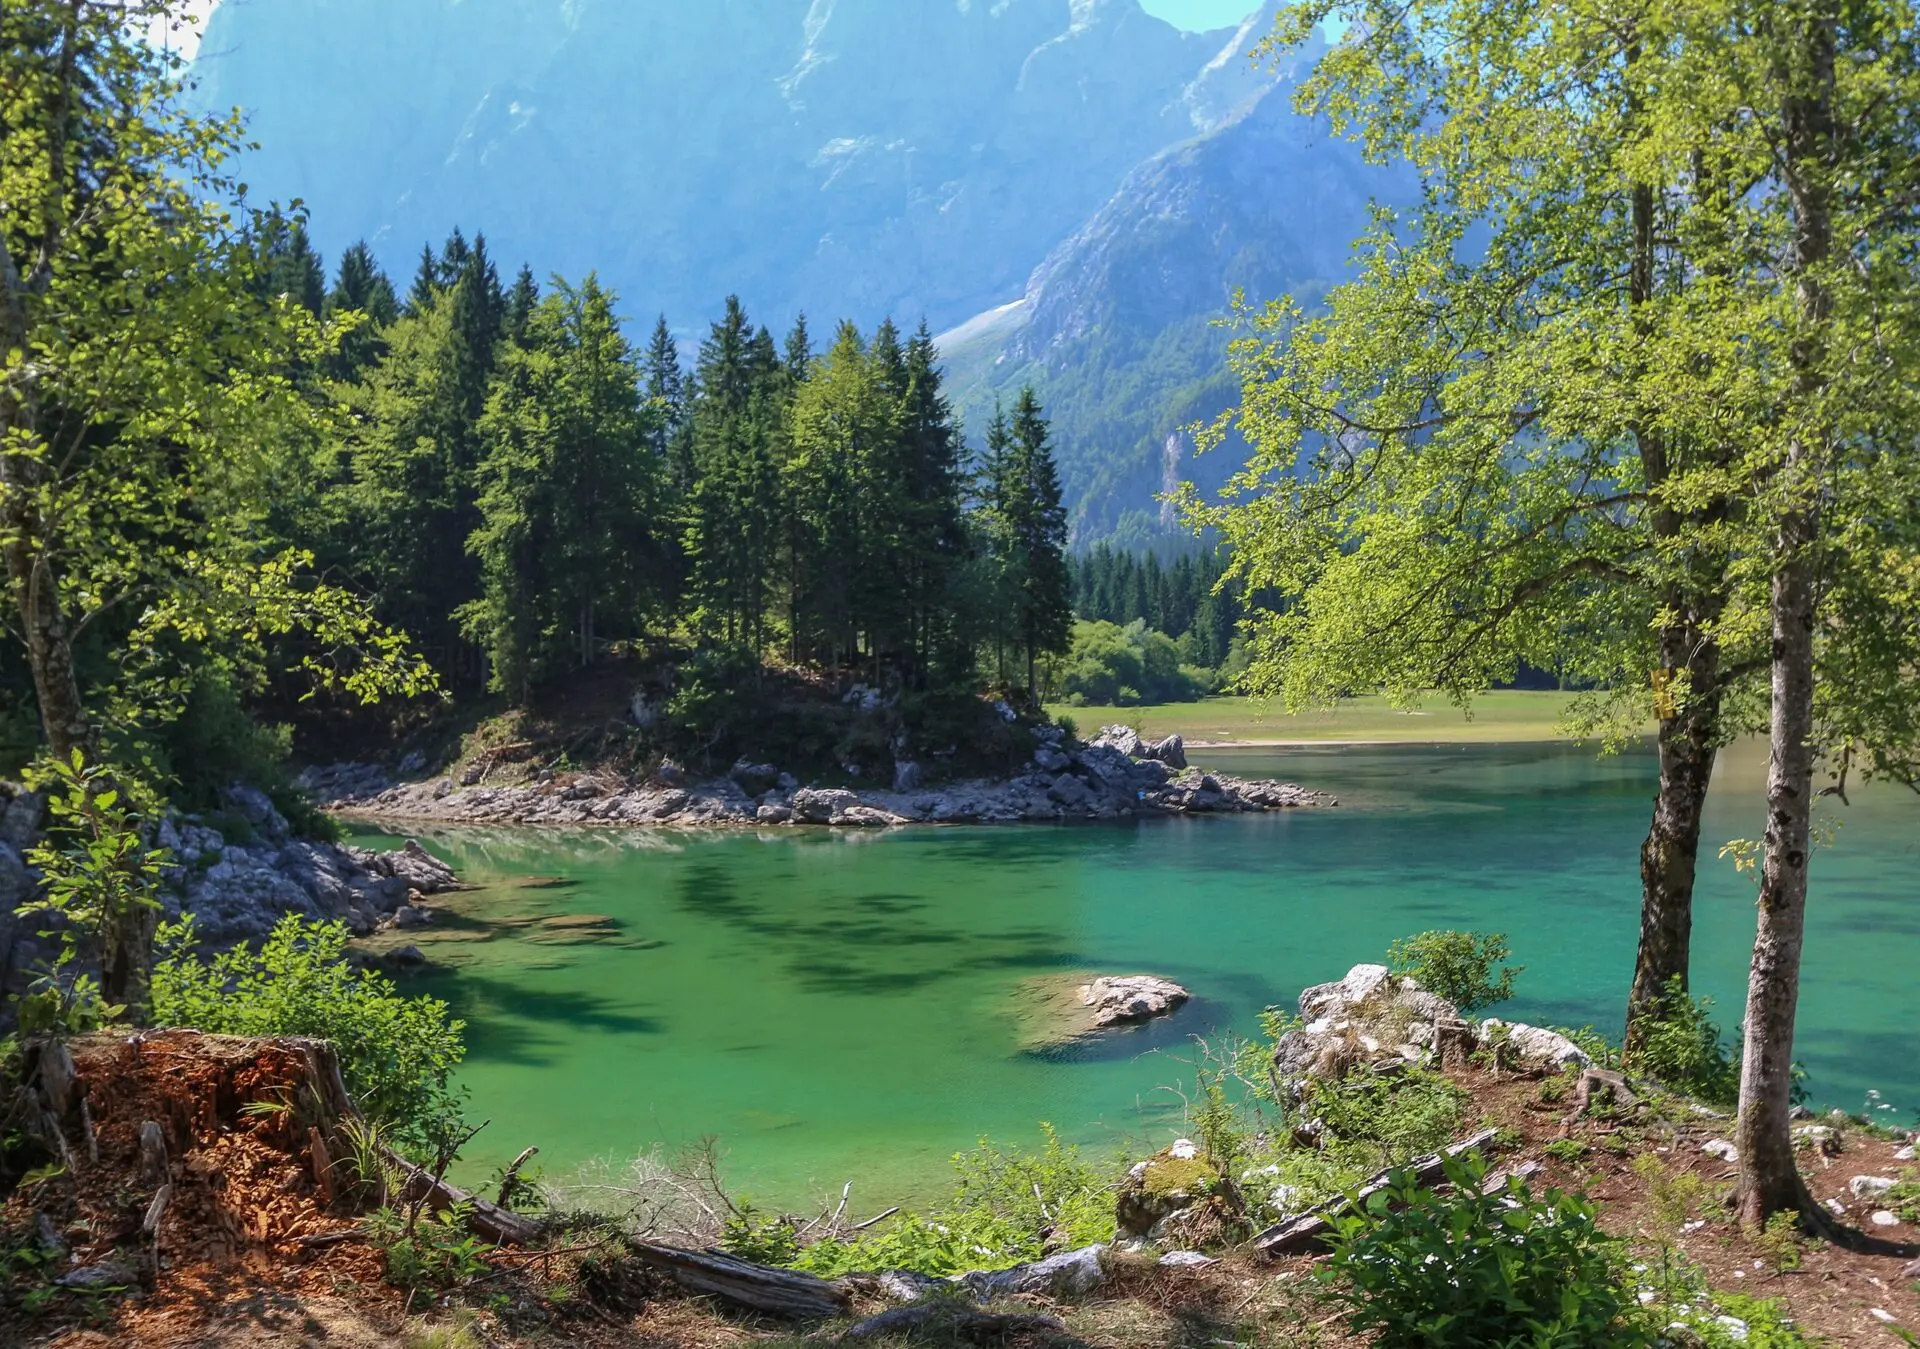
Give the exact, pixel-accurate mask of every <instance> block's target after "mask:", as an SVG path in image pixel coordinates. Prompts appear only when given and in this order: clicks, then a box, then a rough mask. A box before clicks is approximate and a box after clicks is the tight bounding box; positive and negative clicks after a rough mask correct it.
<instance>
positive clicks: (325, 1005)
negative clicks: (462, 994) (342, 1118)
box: [153, 915, 465, 1149]
mask: <svg viewBox="0 0 1920 1349" xmlns="http://www.w3.org/2000/svg"><path fill="white" fill-rule="evenodd" d="M347 940H348V934H347V929H346V927H345V926H344V925H343V924H340V923H307V922H304V921H302V920H301V919H299V918H298V917H295V916H292V915H289V916H288V917H286V918H283V919H281V920H280V922H279V923H278V924H277V925H276V926H275V927H274V929H273V932H272V933H271V934H270V935H269V936H268V937H267V939H266V940H265V941H264V942H263V943H261V946H260V949H259V950H258V951H255V950H253V949H251V948H250V947H249V946H247V945H246V944H245V943H242V944H241V945H239V946H236V947H235V948H234V949H233V950H231V951H227V952H224V953H222V954H220V955H217V956H215V957H213V959H212V960H210V961H203V960H202V959H201V958H200V956H199V955H198V953H196V952H195V951H194V950H193V949H192V947H193V924H192V920H191V918H189V919H188V920H186V921H185V922H181V923H176V924H170V925H168V926H166V927H163V928H162V929H161V930H160V937H159V946H160V949H161V951H162V953H163V955H162V958H161V960H160V961H159V963H158V964H157V965H156V966H155V968H154V972H153V1013H154V1020H155V1022H156V1024H158V1025H163V1026H192V1027H194V1028H196V1029H198V1030H203V1031H207V1032H209V1033H211V1034H217V1035H310V1036H314V1037H316V1038H318V1039H323V1040H331V1041H332V1042H333V1045H334V1047H335V1048H336V1049H337V1050H338V1051H339V1054H340V1071H341V1076H342V1077H343V1078H345V1080H346V1084H347V1089H348V1091H350V1092H351V1093H352V1094H353V1097H354V1100H355V1101H356V1102H357V1103H358V1104H359V1106H360V1109H361V1112H362V1113H364V1114H365V1115H366V1116H367V1117H368V1119H370V1120H372V1121H374V1122H375V1123H377V1124H382V1125H387V1126H390V1127H391V1128H392V1130H393V1132H394V1136H395V1138H396V1140H397V1141H398V1142H400V1143H401V1144H403V1145H405V1146H408V1147H412V1148H416V1149H420V1148H430V1147H431V1146H432V1143H433V1140H434V1139H435V1138H437V1137H438V1136H439V1135H440V1134H442V1133H444V1132H445V1128H444V1126H445V1124H446V1122H447V1120H448V1119H450V1118H451V1117H452V1116H454V1115H456V1114H457V1113H458V1112H457V1110H456V1108H455V1099H454V1096H453V1094H452V1092H451V1090H450V1088H449V1087H448V1083H447V1079H448V1077H449V1075H450V1074H451V1073H452V1071H453V1069H454V1068H455V1067H456V1066H457V1065H458V1064H459V1062H460V1060H461V1058H462V1056H463V1055H464V1053H465V1049H464V1047H463V1046H462V1044H461V1041H460V1034H461V1031H462V1030H464V1029H465V1026H464V1023H462V1022H460V1021H457V1020H455V1019H453V1018H452V1017H451V1016H449V1015H448V1013H447V1005H446V1004H445V1003H444V1002H441V1001H440V1000H439V999H437V998H410V997H405V996H403V995H402V994H401V993H400V991H399V990H398V989H397V988H395V987H394V984H393V981H392V980H390V979H387V978H384V977H383V976H381V975H379V974H376V973H374V972H373V971H371V970H355V969H352V968H350V967H349V966H348V965H347V964H346V961H345V957H346V949H347Z"/></svg>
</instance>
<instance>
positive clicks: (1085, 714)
mask: <svg viewBox="0 0 1920 1349" xmlns="http://www.w3.org/2000/svg"><path fill="white" fill-rule="evenodd" d="M1572 697H1573V695H1572V694H1568V693H1556V692H1544V693H1535V692H1523V691H1520V690H1513V689H1501V690H1497V691H1495V692H1493V693H1486V694H1482V695H1481V696H1480V697H1479V698H1476V699H1475V700H1474V702H1473V707H1472V710H1471V715H1469V714H1467V713H1463V712H1462V711H1461V710H1460V709H1459V708H1458V707H1456V706H1454V705H1453V704H1452V703H1450V702H1448V701H1447V700H1446V699H1445V698H1444V697H1439V696H1436V697H1433V698H1430V699H1428V700H1427V701H1426V702H1425V703H1424V704H1422V705H1421V706H1419V707H1417V708H1414V709H1412V710H1409V711H1402V710H1400V709H1398V708H1395V707H1391V706H1389V705H1388V704H1387V701H1386V699H1384V698H1381V697H1378V696H1373V697H1366V698H1349V699H1346V700H1344V701H1342V702H1341V703H1340V705H1339V706H1338V707H1335V708H1331V709H1326V710H1319V711H1312V712H1302V713H1299V714H1297V715H1289V714H1288V713H1287V711H1286V709H1285V708H1283V707H1281V706H1280V705H1279V704H1278V703H1268V702H1260V701H1257V700H1255V699H1252V698H1207V699H1204V700H1202V701H1201V702H1197V703H1165V704H1162V705H1160V706H1158V707H1066V706H1064V705H1054V706H1051V707H1049V708H1048V709H1047V711H1049V712H1051V713H1052V714H1054V715H1055V716H1068V717H1071V718H1073V722H1074V725H1076V726H1077V727H1079V728H1080V734H1081V735H1083V736H1086V735H1092V734H1093V733H1094V732H1096V731H1097V730H1099V728H1100V727H1102V726H1106V725H1110V724H1113V723H1120V724H1122V725H1128V726H1135V727H1138V728H1139V730H1140V732H1141V734H1142V735H1146V736H1150V737H1154V738H1158V737H1160V736H1165V735H1172V734H1174V733H1176V732H1177V733H1178V734H1180V735H1181V736H1183V737H1185V739H1186V740H1187V742H1188V743H1189V744H1202V745H1205V744H1215V745H1291V744H1303V743H1306V744H1310V743H1314V742H1322V743H1338V742H1341V741H1353V742H1356V743H1368V744H1382V745H1391V744H1469V743H1471V744H1502V743H1504V744H1511V743H1514V742H1516V741H1530V740H1562V739H1565V738H1566V736H1565V733H1564V732H1563V731H1562V729H1561V726H1560V717H1561V714H1562V713H1563V712H1564V711H1565V710H1566V708H1567V704H1568V703H1569V702H1570V701H1571V699H1572Z"/></svg>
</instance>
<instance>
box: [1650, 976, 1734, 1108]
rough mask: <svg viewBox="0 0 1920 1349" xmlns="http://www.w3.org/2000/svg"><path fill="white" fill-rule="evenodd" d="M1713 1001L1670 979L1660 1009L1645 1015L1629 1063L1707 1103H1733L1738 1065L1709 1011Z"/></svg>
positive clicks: (1677, 1089)
mask: <svg viewBox="0 0 1920 1349" xmlns="http://www.w3.org/2000/svg"><path fill="white" fill-rule="evenodd" d="M1712 1008H1713V1001H1712V999H1710V998H1695V997H1692V996H1691V995H1689V994H1688V992H1687V990H1686V987H1685V985H1684V984H1683V983H1681V981H1680V980H1679V979H1678V978H1675V979H1673V980H1672V981H1671V982H1669V983H1668V985H1667V988H1666V991H1665V993H1664V995H1663V996H1662V998H1661V1000H1660V1008H1659V1012H1658V1014H1657V1015H1656V1016H1654V1017H1653V1018H1652V1019H1650V1020H1649V1022H1648V1024H1647V1026H1646V1028H1645V1031H1644V1038H1643V1040H1642V1042H1641V1045H1640V1048H1639V1051H1638V1053H1637V1054H1636V1055H1635V1058H1634V1062H1633V1067H1634V1069H1635V1070H1636V1071H1638V1072H1642V1073H1645V1074H1646V1075H1647V1076H1648V1077H1651V1078H1653V1079H1654V1080H1655V1081H1656V1082H1659V1083H1660V1084H1661V1085H1662V1086H1665V1087H1667V1088H1669V1089H1671V1090H1673V1091H1677V1092H1682V1093H1684V1094H1686V1095H1688V1096H1692V1097H1694V1098H1696V1099H1698V1100H1701V1101H1705V1102H1706V1103H1707V1104H1709V1105H1723V1106H1724V1105H1731V1104H1733V1103H1734V1101H1735V1100H1737V1099H1738V1098H1739V1094H1740V1065H1739V1063H1738V1062H1737V1061H1736V1060H1735V1058H1734V1055H1733V1052H1732V1050H1731V1049H1729V1048H1728V1046H1727V1044H1726V1042H1725V1041H1724V1040H1722V1039H1721V1036H1720V1028H1719V1027H1718V1026H1717V1025H1715V1024H1714V1023H1713V1020H1712V1018H1711V1016H1710V1015H1709V1013H1710V1012H1711V1011H1712Z"/></svg>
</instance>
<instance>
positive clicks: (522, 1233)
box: [384, 1148, 546, 1246]
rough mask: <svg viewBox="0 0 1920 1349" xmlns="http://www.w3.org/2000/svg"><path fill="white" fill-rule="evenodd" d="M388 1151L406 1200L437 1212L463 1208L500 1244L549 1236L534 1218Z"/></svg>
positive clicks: (470, 1221)
mask: <svg viewBox="0 0 1920 1349" xmlns="http://www.w3.org/2000/svg"><path fill="white" fill-rule="evenodd" d="M384 1151H385V1156H386V1161H387V1165H388V1166H390V1167H392V1168H393V1169H394V1170H395V1171H396V1172H398V1173H399V1175H400V1178H401V1179H400V1198H401V1200H402V1201H403V1202H405V1203H409V1204H424V1205H426V1207H428V1208H430V1209H432V1210H433V1211H434V1212H435V1213H446V1212H448V1211H450V1210H453V1209H460V1210H461V1211H462V1212H463V1213H465V1215H466V1224H467V1226H468V1227H470V1228H472V1229H473V1232H474V1234H475V1235H476V1236H482V1237H485V1238H486V1239H487V1240H488V1241H491V1242H492V1243H493V1244H494V1245H496V1246H532V1245H535V1244H537V1243H538V1242H539V1241H540V1240H541V1239H542V1238H544V1237H545V1236H546V1228H545V1227H544V1226H543V1225H542V1224H540V1223H539V1222H536V1221H535V1220H534V1219H532V1218H528V1217H525V1216H524V1215H522V1214H518V1213H515V1212H513V1211H512V1210H511V1209H504V1208H501V1207H500V1205H498V1204H494V1203H489V1202H488V1201H487V1200H485V1199H482V1198H480V1197H479V1196H478V1195H473V1194H468V1193H467V1192H466V1191H465V1190H463V1189H461V1188H460V1187H459V1186H457V1185H454V1184H451V1183H450V1182H448V1181H447V1180H446V1179H444V1178H441V1179H435V1177H434V1174H433V1173H432V1172H431V1171H429V1170H427V1169H426V1168H425V1167H420V1166H415V1165H414V1164H413V1163H412V1162H410V1161H408V1160H407V1159H406V1158H404V1157H402V1156H401V1155H400V1154H399V1153H397V1152H395V1151H393V1150H392V1149H391V1148H388V1149H385V1150H384Z"/></svg>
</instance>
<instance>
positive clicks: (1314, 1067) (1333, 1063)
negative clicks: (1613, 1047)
mask: <svg viewBox="0 0 1920 1349" xmlns="http://www.w3.org/2000/svg"><path fill="white" fill-rule="evenodd" d="M1300 1018H1301V1021H1302V1022H1303V1023H1304V1024H1302V1025H1298V1026H1295V1027H1293V1028H1292V1029H1291V1030H1289V1031H1287V1032H1286V1034H1284V1035H1282V1036H1281V1037H1280V1039H1279V1042H1278V1043H1277V1044H1275V1046H1274V1051H1273V1070H1274V1075H1275V1076H1276V1077H1277V1078H1278V1079H1279V1081H1280V1082H1281V1084H1282V1085H1283V1086H1284V1087H1285V1088H1286V1089H1287V1090H1288V1091H1289V1092H1290V1093H1291V1094H1293V1095H1294V1096H1296V1097H1299V1096H1304V1095H1305V1093H1306V1087H1307V1083H1308V1081H1309V1079H1313V1078H1322V1079H1332V1080H1338V1079H1339V1078H1342V1077H1344V1076H1346V1075H1347V1074H1348V1073H1349V1072H1352V1071H1354V1070H1356V1069H1359V1068H1363V1067H1370V1068H1373V1069H1374V1070H1376V1071H1378V1070H1389V1071H1390V1070H1392V1069H1394V1068H1398V1067H1403V1066H1405V1065H1409V1064H1414V1065H1420V1066H1436V1067H1437V1066H1443V1065H1445V1064H1446V1062H1447V1061H1448V1060H1449V1059H1450V1058H1451V1057H1452V1056H1453V1055H1455V1054H1456V1053H1466V1052H1470V1051H1475V1050H1483V1049H1484V1050H1486V1051H1487V1052H1489V1053H1490V1054H1492V1055H1494V1056H1496V1057H1497V1058H1498V1059H1499V1060H1500V1061H1502V1062H1504V1063H1506V1064H1507V1065H1508V1066H1510V1067H1515V1068H1535V1069H1549V1070H1555V1069H1569V1068H1590V1067H1592V1066H1593V1059H1592V1057H1591V1056H1590V1055H1589V1054H1588V1053H1587V1052H1586V1051H1585V1050H1583V1049H1582V1048H1580V1046H1579V1045H1577V1044H1575V1043H1574V1042H1573V1041H1572V1040H1571V1039H1569V1038H1568V1037H1567V1036H1565V1035H1563V1034H1561V1033H1560V1032H1559V1031H1555V1030H1548V1029H1546V1028H1545V1027H1541V1026H1529V1025H1527V1024H1526V1023H1525V1022H1520V1021H1499V1020H1495V1019H1493V1018H1488V1019H1487V1020H1485V1021H1481V1022H1478V1023H1477V1024H1476V1023H1470V1022H1469V1021H1468V1020H1467V1019H1466V1018H1465V1017H1464V1016H1462V1015H1461V1012H1460V1009H1459V1008H1458V1007H1456V1006H1454V1004H1452V1003H1451V1002H1449V1001H1447V1000H1446V999H1445V998H1443V997H1440V996H1439V995H1438V994H1435V993H1429V992H1428V991H1426V990H1425V989H1423V988H1421V987H1420V985H1419V984H1418V983H1416V982H1415V981H1414V980H1413V979H1410V978H1404V977H1403V978H1398V979H1396V978H1394V976H1393V973H1392V971H1390V970H1389V969H1388V968H1387V967H1386V966H1385V965H1355V966H1354V967H1353V968H1352V969H1350V970H1348V971H1347V973H1346V977H1345V978H1342V979H1340V980H1338V981H1337V982H1334V983H1330V984H1315V985H1314V986H1313V987H1312V988H1309V989H1306V990H1305V991H1303V992H1302V993H1301V994H1300Z"/></svg>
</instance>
